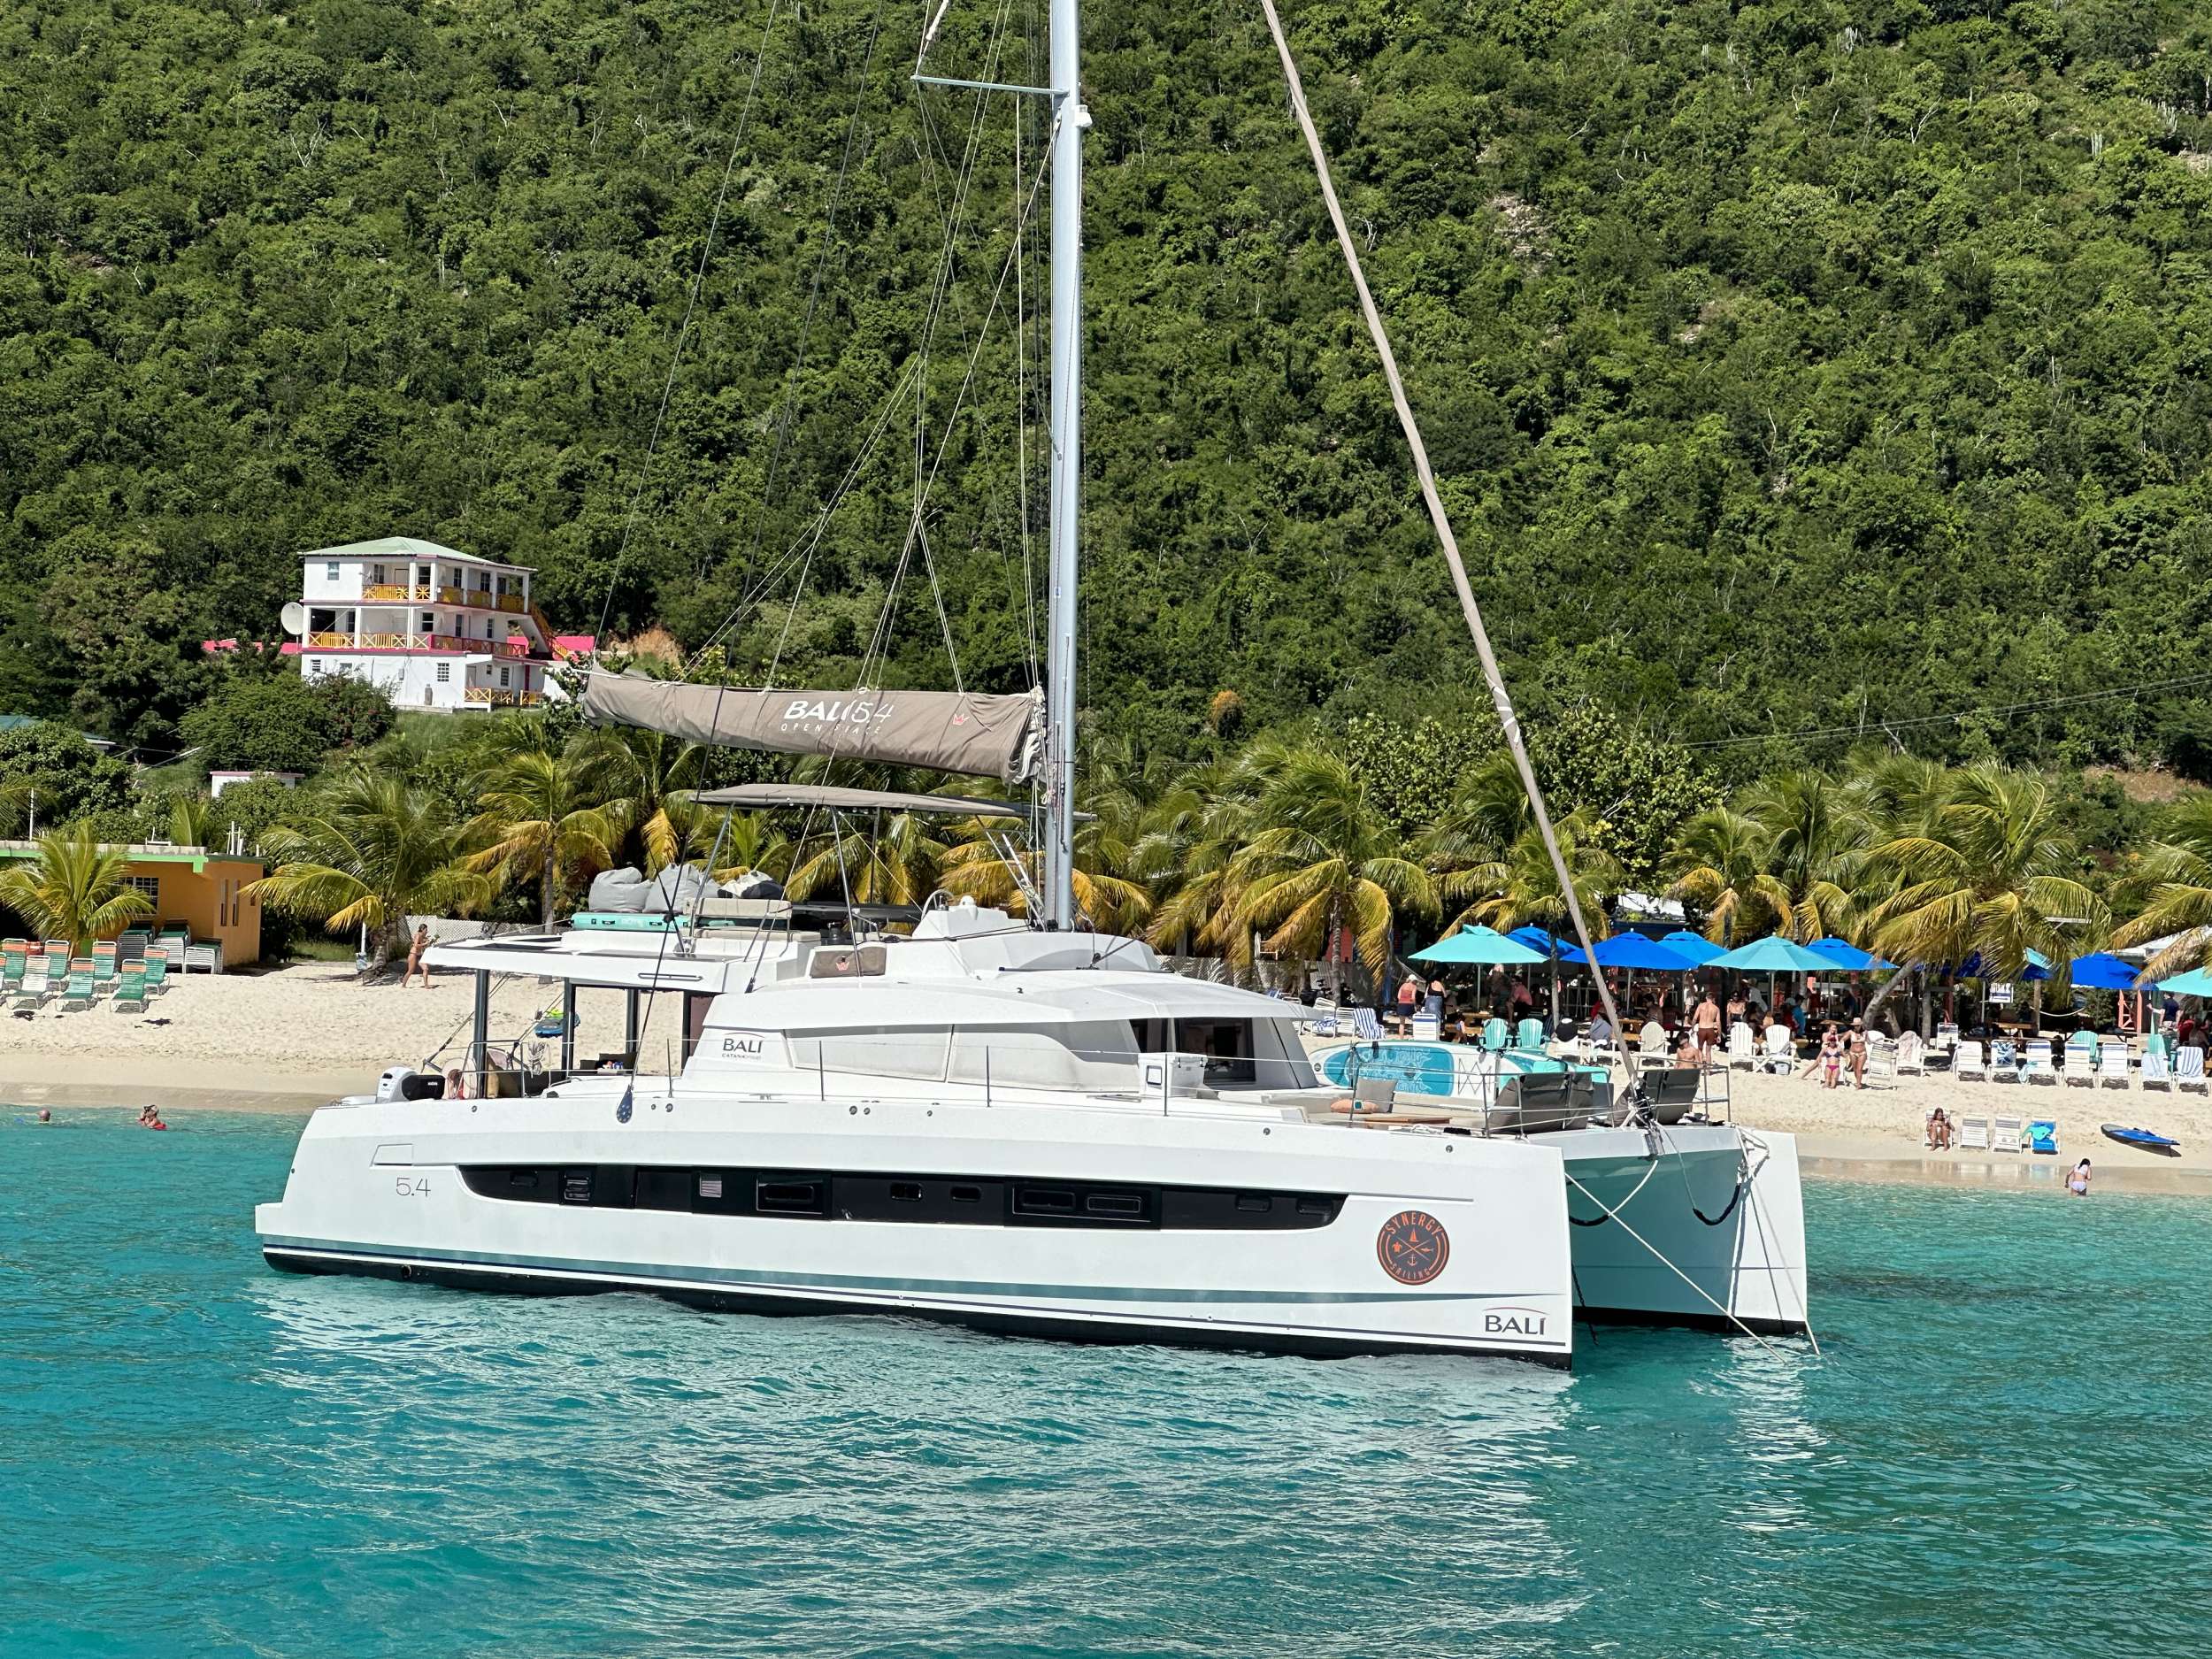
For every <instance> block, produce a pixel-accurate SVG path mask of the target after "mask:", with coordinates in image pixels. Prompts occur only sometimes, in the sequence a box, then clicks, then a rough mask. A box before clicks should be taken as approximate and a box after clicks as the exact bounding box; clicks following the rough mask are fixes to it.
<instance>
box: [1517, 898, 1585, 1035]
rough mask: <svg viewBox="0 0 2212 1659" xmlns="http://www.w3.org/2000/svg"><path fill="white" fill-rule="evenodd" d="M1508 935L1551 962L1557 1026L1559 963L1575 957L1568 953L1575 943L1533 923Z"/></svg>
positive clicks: (1552, 1000)
mask: <svg viewBox="0 0 2212 1659" xmlns="http://www.w3.org/2000/svg"><path fill="white" fill-rule="evenodd" d="M1506 937H1507V938H1508V939H1515V940H1518V941H1520V942H1521V943H1522V944H1525V945H1526V946H1527V947H1528V948H1529V949H1531V950H1540V951H1542V952H1543V953H1544V960H1545V961H1547V962H1548V963H1550V964H1551V1020H1552V1025H1554V1026H1555V1027H1556V1026H1557V1025H1558V1024H1559V964H1561V963H1563V962H1566V961H1570V960H1574V959H1575V958H1571V956H1569V954H1568V953H1569V952H1571V951H1572V950H1573V949H1574V946H1573V944H1572V943H1571V942H1570V941H1567V940H1564V939H1562V938H1561V937H1560V936H1559V935H1558V934H1557V933H1550V932H1548V931H1547V930H1546V929H1544V928H1541V927H1539V926H1535V924H1533V923H1531V924H1529V925H1528V926H1525V927H1517V928H1515V929H1514V930H1513V931H1512V932H1511V933H1508V934H1507V935H1506Z"/></svg>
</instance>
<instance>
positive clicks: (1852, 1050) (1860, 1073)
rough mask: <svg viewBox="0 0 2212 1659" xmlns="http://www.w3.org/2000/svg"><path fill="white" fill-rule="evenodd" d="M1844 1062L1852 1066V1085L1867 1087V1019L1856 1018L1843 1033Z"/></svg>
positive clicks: (1861, 1087) (1857, 1087)
mask: <svg viewBox="0 0 2212 1659" xmlns="http://www.w3.org/2000/svg"><path fill="white" fill-rule="evenodd" d="M1843 1054H1844V1063H1845V1064H1847V1065H1848V1066H1849V1067H1850V1068H1851V1087H1853V1088H1855V1089H1863V1088H1864V1087H1866V1021H1865V1020H1863V1019H1854V1020H1853V1021H1852V1022H1851V1029H1850V1030H1849V1031H1847V1032H1846V1033H1844V1034H1843Z"/></svg>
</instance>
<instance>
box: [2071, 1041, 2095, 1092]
mask: <svg viewBox="0 0 2212 1659" xmlns="http://www.w3.org/2000/svg"><path fill="white" fill-rule="evenodd" d="M2066 1080H2067V1081H2068V1082H2069V1083H2080V1084H2085V1085H2086V1086H2088V1087H2091V1088H2094V1087H2096V1086H2097V1033H2095V1032H2093V1031H2078V1032H2076V1033H2074V1034H2073V1035H2072V1036H2070V1037H2069V1038H2068V1039H2067V1040H2066Z"/></svg>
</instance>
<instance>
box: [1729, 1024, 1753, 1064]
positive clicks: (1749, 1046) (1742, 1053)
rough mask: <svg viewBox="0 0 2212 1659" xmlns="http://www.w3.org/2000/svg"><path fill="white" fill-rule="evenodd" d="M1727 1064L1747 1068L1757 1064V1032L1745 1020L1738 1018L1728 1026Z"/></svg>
mask: <svg viewBox="0 0 2212 1659" xmlns="http://www.w3.org/2000/svg"><path fill="white" fill-rule="evenodd" d="M1728 1064H1729V1065H1730V1066H1731V1067H1734V1066H1743V1067H1745V1068H1747V1069H1750V1068H1754V1067H1755V1066H1757V1064H1759V1034H1758V1033H1756V1032H1755V1031H1753V1030H1752V1029H1751V1026H1750V1025H1749V1023H1748V1022H1747V1021H1744V1020H1738V1021H1737V1022H1736V1023H1735V1024H1734V1025H1731V1026H1730V1027H1729V1028H1728Z"/></svg>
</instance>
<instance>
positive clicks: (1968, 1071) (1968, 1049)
mask: <svg viewBox="0 0 2212 1659" xmlns="http://www.w3.org/2000/svg"><path fill="white" fill-rule="evenodd" d="M1951 1074H1952V1075H1953V1076H1954V1077H1962V1078H1963V1077H1978V1078H1980V1079H1982V1080H1983V1081H1984V1082H1987V1081H1988V1080H1989V1068H1988V1067H1987V1066H1985V1065H1984V1064H1982V1046H1981V1044H1979V1043H1978V1042H1962V1043H1961V1044H1959V1046H1958V1048H1957V1049H1956V1050H1955V1051H1954V1053H1953V1054H1952V1056H1951ZM1960 1121H1961V1122H1962V1123H1963V1122H1966V1121H1967V1120H1966V1119H1963V1118H1962V1119H1961V1120H1960ZM1988 1134H1989V1125H1988V1123H1987V1121H1986V1120H1983V1121H1982V1135H1983V1140H1982V1144H1983V1145H1984V1146H1987V1145H1988V1144H1989V1141H1988ZM1959 1144H1960V1145H1962V1146H1963V1145H1965V1144H1966V1142H1965V1131H1964V1130H1963V1129H1962V1130H1961V1131H1960V1141H1959Z"/></svg>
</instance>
